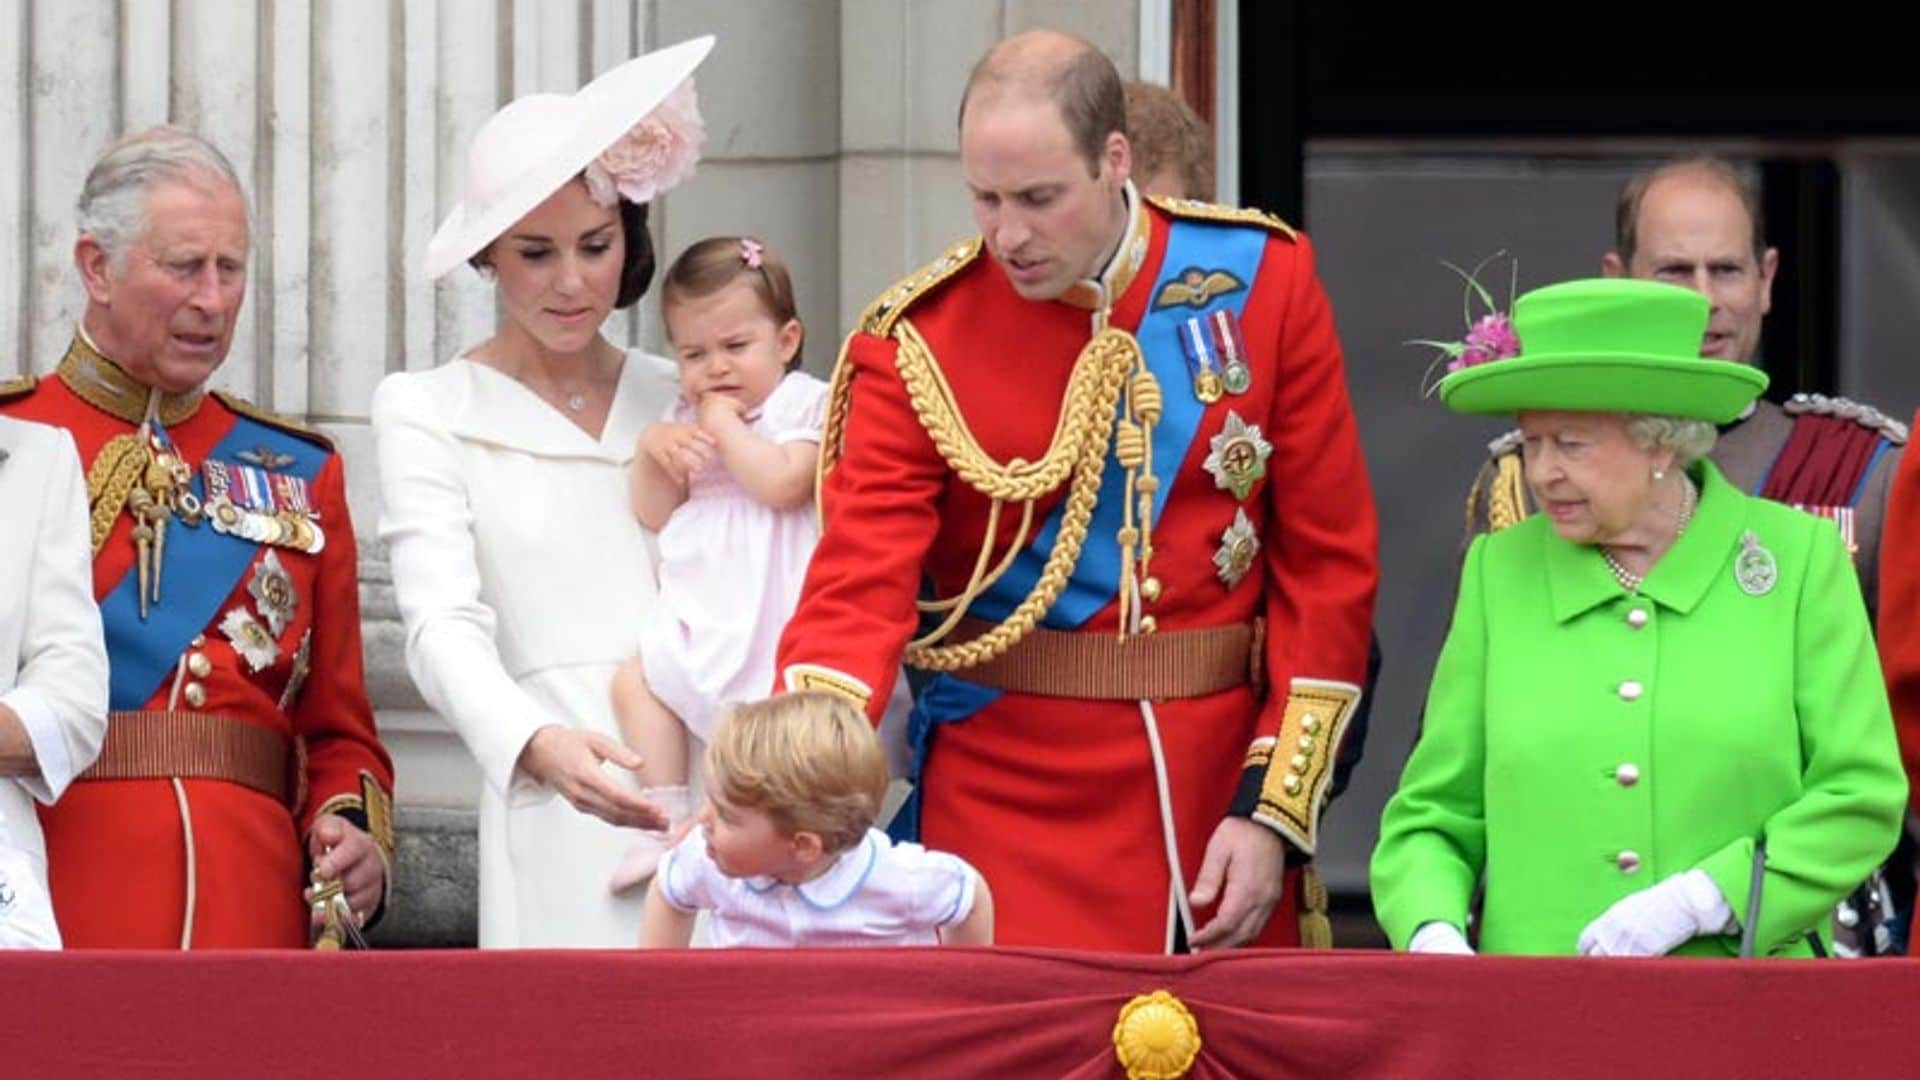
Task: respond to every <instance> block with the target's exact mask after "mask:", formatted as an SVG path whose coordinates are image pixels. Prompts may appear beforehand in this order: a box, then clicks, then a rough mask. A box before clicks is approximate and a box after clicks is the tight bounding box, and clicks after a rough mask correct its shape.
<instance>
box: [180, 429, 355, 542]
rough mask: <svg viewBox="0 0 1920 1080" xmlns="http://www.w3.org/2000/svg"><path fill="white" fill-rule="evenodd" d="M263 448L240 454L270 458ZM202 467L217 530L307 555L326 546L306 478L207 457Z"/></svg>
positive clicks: (210, 516) (209, 514)
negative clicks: (309, 495) (266, 455)
mask: <svg viewBox="0 0 1920 1080" xmlns="http://www.w3.org/2000/svg"><path fill="white" fill-rule="evenodd" d="M265 453H270V451H264V450H261V451H248V452H247V453H243V454H242V455H240V456H242V457H245V456H247V454H252V455H253V456H255V457H260V458H261V460H269V459H268V458H265V457H262V455H263V454H265ZM281 457H285V455H281ZM271 460H279V459H278V458H274V459H271ZM201 471H202V472H203V473H205V475H206V481H207V498H206V504H205V512H206V516H207V518H208V520H209V521H211V522H212V524H213V528H214V531H215V532H220V533H225V534H227V535H228V536H237V537H239V538H240V539H242V540H247V541H250V542H252V543H255V544H270V545H272V546H274V547H284V548H291V549H293V550H295V551H304V552H306V553H307V554H309V555H316V554H319V552H320V551H321V550H322V549H323V548H325V547H326V543H327V537H326V533H325V532H324V531H323V530H322V529H321V527H320V520H319V519H320V515H319V513H318V512H316V511H315V510H314V509H313V505H312V502H311V501H310V500H309V498H308V494H307V482H306V481H305V480H303V479H301V478H300V477H297V476H291V475H288V474H286V473H276V472H268V471H267V470H265V469H259V468H254V467H253V466H251V465H236V464H232V463H229V462H224V461H213V460H208V461H207V462H206V463H205V465H203V466H202V469H201Z"/></svg>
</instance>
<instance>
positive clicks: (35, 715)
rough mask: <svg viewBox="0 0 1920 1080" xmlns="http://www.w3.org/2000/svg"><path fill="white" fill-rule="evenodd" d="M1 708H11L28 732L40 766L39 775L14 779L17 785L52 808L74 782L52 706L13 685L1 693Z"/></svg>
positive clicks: (70, 759) (63, 740)
mask: <svg viewBox="0 0 1920 1080" xmlns="http://www.w3.org/2000/svg"><path fill="white" fill-rule="evenodd" d="M0 705H5V706H6V707H7V708H9V709H12V710H13V711H14V712H15V713H17V714H18V715H19V717H20V723H21V725H22V726H23V727H25V728H26V729H27V741H28V742H29V743H31V744H33V760H34V763H35V764H37V765H39V766H40V775H38V776H16V777H14V779H16V780H18V781H19V782H20V786H21V787H24V788H26V789H27V791H29V792H31V793H32V795H33V797H34V798H36V799H38V800H40V801H41V802H43V803H45V804H47V805H48V806H52V805H53V802H54V800H55V799H58V798H59V797H60V793H61V792H63V791H65V790H67V785H68V784H70V783H72V782H73V758H72V756H71V755H69V754H68V753H67V740H66V736H65V735H64V734H63V733H62V732H61V731H60V721H59V718H57V717H55V716H54V714H53V707H52V706H51V705H48V704H47V702H46V699H45V698H42V697H41V696H40V695H39V694H38V693H36V692H35V691H34V690H33V688H32V687H28V686H16V687H14V688H13V689H12V690H9V691H7V692H6V693H4V694H0Z"/></svg>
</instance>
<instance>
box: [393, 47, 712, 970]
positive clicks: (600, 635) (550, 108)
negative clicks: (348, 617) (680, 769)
mask: <svg viewBox="0 0 1920 1080" xmlns="http://www.w3.org/2000/svg"><path fill="white" fill-rule="evenodd" d="M712 44H713V39H712V38H710V37H709V38H700V39H697V40H695V41H689V42H686V43H683V44H681V45H676V46H674V47H672V48H668V49H663V50H660V51H658V52H654V53H649V54H647V55H646V56H642V57H640V58H638V59H635V60H631V61H628V62H627V63H625V64H622V65H621V66H619V67H617V68H615V69H613V70H612V71H609V72H607V73H606V74H605V75H602V76H601V77H600V78H598V79H596V80H594V81H593V82H592V83H590V84H589V85H587V86H586V87H584V88H582V89H581V90H580V91H579V92H578V93H575V94H571V95H560V94H534V95H529V96H527V97H522V98H520V99H518V100H516V101H514V102H512V103H511V104H509V105H507V106H506V107H505V108H503V109H501V110H500V112H498V113H496V114H495V115H494V116H493V118H492V119H490V120H488V121H487V123H486V124H485V125H484V126H482V127H481V129H480V130H479V132H478V133H476V135H475V136H474V142H473V146H472V148H471V150H470V153H469V160H468V169H467V186H466V190H465V195H464V198H463V201H462V202H461V204H460V205H459V206H457V207H455V208H454V210H453V212H452V213H451V214H449V215H448V217H447V219H446V221H445V222H443V223H442V224H441V226H440V229H439V231H438V232H436V233H435V235H434V237H433V240H432V241H431V243H430V244H429V245H428V250H427V268H426V269H427V273H428V275H429V276H431V277H436V278H437V277H439V276H441V275H442V274H445V273H447V272H449V271H452V270H454V269H457V268H458V267H459V265H460V264H461V263H463V262H464V263H468V264H469V265H471V266H473V267H474V268H475V269H477V270H479V271H480V272H481V273H482V274H484V275H486V276H487V277H490V278H491V279H493V280H494V281H495V282H496V283H497V285H498V288H499V295H500V301H501V304H500V306H501V310H502V320H501V325H500V329H499V331H498V332H497V333H496V334H495V335H494V336H493V337H492V338H489V339H488V340H487V341H485V342H483V343H481V344H479V345H477V346H474V347H473V348H471V349H469V350H467V351H465V352H463V353H461V354H460V355H459V356H458V357H457V358H456V359H454V360H453V361H452V362H450V363H447V364H445V365H443V366H441V367H439V368H436V369H434V370H431V371H424V372H415V373H402V374H395V375H391V376H389V377H388V378H386V379H385V380H383V381H382V382H381V384H380V388H379V390H378V391H377V392H376V393H375V395H374V403H373V427H374V435H375V438H376V441H377V444H378V450H379V460H380V481H381V502H382V516H381V523H380V535H381V537H382V538H383V539H384V540H385V541H386V542H387V545H388V550H389V553H390V555H391V557H392V562H393V579H394V587H395V591H396V593H397V594H398V598H399V604H400V613H401V616H402V618H403V619H404V620H405V622H406V629H407V667H408V670H409V672H410V673H411V674H412V676H413V679H414V682H415V683H416V684H417V685H418V686H419V688H420V691H421V693H422V695H423V696H425V698H426V700H427V702H428V704H430V705H432V706H433V707H434V709H435V710H437V711H438V712H439V713H440V715H441V716H443V717H444V718H446V720H447V722H448V723H449V724H451V725H452V726H453V729H454V730H455V731H456V732H458V733H459V735H460V737H461V738H462V739H464V740H465V741H466V744H467V747H468V749H469V750H470V751H472V753H473V756H474V758H475V759H476V760H477V761H478V762H479V765H480V769H481V772H482V774H483V775H484V777H485V780H486V786H485V790H484V791H483V792H482V795H481V802H480V944H481V945H482V946H483V947H489V948H494V947H507V948H511V947H561V946H588V947H623V948H624V947H629V946H631V945H632V944H633V941H634V939H635V935H636V933H637V932H638V929H637V928H638V927H639V919H640V916H639V896H638V895H637V894H636V895H635V896H633V897H630V898H620V897H615V896H613V895H611V894H609V892H608V891H607V886H606V875H607V868H608V867H610V866H612V865H614V864H615V863H616V862H617V861H618V860H619V857H620V854H621V852H622V851H623V850H625V848H626V846H627V844H628V843H629V842H630V841H631V839H632V836H633V834H632V833H631V832H630V831H627V828H623V827H629V828H631V827H638V828H660V827H663V826H664V825H665V818H664V815H663V814H662V813H661V812H660V810H659V808H658V807H656V806H654V805H653V804H652V803H649V802H647V801H646V800H644V799H642V798H641V797H640V796H639V794H638V789H637V788H636V787H635V785H634V783H633V781H632V778H631V776H630V775H629V773H628V771H627V770H631V769H632V768H634V767H636V766H637V765H638V763H639V759H638V758H637V757H636V756H635V755H634V754H633V753H632V752H631V751H630V750H627V749H626V748H625V747H623V746H622V745H621V744H620V742H619V738H618V733H617V729H616V727H615V723H614V719H613V713H612V707H611V701H610V697H609V688H610V684H611V680H612V676H613V671H614V668H615V667H616V666H617V665H618V664H619V662H620V661H622V660H624V659H625V658H627V657H629V656H632V655H634V654H635V653H636V652H638V651H639V647H640V642H639V629H640V621H641V620H640V613H641V612H642V611H643V610H644V609H645V608H646V606H647V605H648V604H650V603H652V602H653V598H654V576H653V562H654V555H653V552H652V550H651V544H652V541H651V537H649V536H648V535H647V534H645V533H644V532H643V531H642V530H641V528H640V526H639V525H638V524H636V523H635V522H634V519H633V515H632V513H631V512H630V511H629V509H628V505H627V495H626V470H627V466H628V464H629V463H630V462H631V461H632V459H633V452H634V447H635V445H636V443H637V441H638V439H639V436H640V431H641V429H642V428H643V427H644V426H645V425H646V424H647V423H648V422H650V421H651V420H653V419H654V418H656V417H658V416H659V415H660V413H661V411H662V410H663V409H664V408H665V406H666V403H667V402H668V401H669V400H671V398H672V396H673V393H674V390H675V383H674V381H673V372H672V368H671V365H670V364H669V363H668V362H667V361H665V360H662V359H659V358H656V357H651V356H648V355H646V354H643V353H640V352H638V351H631V352H629V351H623V350H621V349H619V348H617V347H615V346H614V345H613V344H611V343H610V342H608V341H607V340H606V339H605V338H604V337H603V336H601V333H600V327H601V324H602V323H604V322H605V321H606V319H607V317H608V316H609V315H611V314H612V313H613V311H614V310H615V309H617V308H621V307H626V306H628V305H630V304H632V303H634V302H635V301H636V300H638V299H639V298H640V296H641V295H642V294H643V293H644V292H645V291H646V287H647V285H648V283H649V281H650V280H651V278H652V275H653V262H654V260H653V251H652V245H651V242H650V241H649V240H648V237H647V230H646V217H647V203H648V201H649V200H651V199H652V198H653V197H654V196H656V195H658V194H659V193H660V192H662V191H664V190H666V189H667V188H669V187H671V186H672V185H673V184H675V183H677V182H678V181H679V180H681V179H683V178H684V177H685V176H686V175H687V174H689V173H690V172H691V171H692V166H693V162H694V160H695V158H697V156H698V150H699V143H700V122H699V116H698V112H697V110H696V108H695V106H694V101H693V90H692V81H691V75H692V72H693V69H694V68H695V67H696V66H698V64H699V63H700V61H701V59H703V58H704V57H705V56H706V53H707V51H708V50H709V49H710V48H711V47H712Z"/></svg>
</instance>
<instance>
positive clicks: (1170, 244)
mask: <svg viewBox="0 0 1920 1080" xmlns="http://www.w3.org/2000/svg"><path fill="white" fill-rule="evenodd" d="M1266 247H1267V233H1266V232H1265V230H1262V229H1258V228H1248V227H1244V226H1235V225H1224V224H1215V223H1207V222H1198V221H1188V220H1184V219H1178V220H1175V221H1174V222H1173V223H1172V224H1171V225H1170V226H1169V228H1168V230H1167V250H1166V254H1165V257H1164V258H1162V260H1161V262H1160V280H1159V281H1158V282H1156V283H1155V284H1154V286H1153V289H1152V291H1151V292H1149V293H1148V294H1147V295H1148V297H1149V300H1148V305H1149V306H1148V309H1147V314H1146V316H1145V317H1144V318H1143V319H1141V320H1140V327H1139V329H1138V330H1136V331H1135V333H1134V336H1135V338H1137V339H1138V340H1139V342H1140V350H1141V352H1142V353H1143V354H1145V356H1146V362H1147V370H1149V371H1151V372H1153V377H1154V378H1155V379H1157V380H1159V382H1160V391H1161V397H1162V398H1163V399H1164V402H1165V403H1164V404H1163V405H1162V407H1161V414H1160V422H1159V423H1158V424H1155V425H1154V428H1153V474H1154V476H1155V477H1157V478H1159V481H1160V490H1159V494H1158V496H1157V497H1156V498H1155V499H1154V504H1153V520H1154V523H1155V524H1158V523H1159V521H1160V516H1161V515H1162V514H1163V513H1165V511H1166V506H1167V501H1168V499H1169V497H1170V496H1171V495H1172V493H1173V482H1174V477H1175V476H1176V475H1177V474H1178V473H1179V472H1180V467H1181V466H1182V465H1183V464H1185V462H1186V459H1187V453H1188V451H1189V450H1190V449H1191V448H1192V445H1193V440H1194V433H1195V432H1196V431H1197V430H1198V429H1199V427H1200V420H1201V418H1202V417H1203V416H1204V415H1205V414H1206V410H1207V407H1206V406H1205V405H1204V404H1202V403H1201V401H1200V399H1199V398H1198V397H1196V396H1194V393H1193V378H1192V375H1191V373H1190V372H1189V371H1188V369H1187V360H1186V353H1185V351H1184V350H1183V349H1182V348H1181V345H1180V332H1181V330H1182V329H1183V328H1184V327H1185V326H1186V324H1187V320H1188V319H1191V318H1194V317H1195V316H1200V317H1206V316H1211V315H1212V314H1213V313H1214V312H1216V311H1220V310H1223V309H1224V310H1227V311H1230V312H1232V313H1233V315H1234V317H1235V318H1238V317H1239V316H1240V314H1241V312H1242V311H1243V310H1244V309H1245V307H1246V302H1247V298H1248V297H1250V296H1251V295H1253V285H1254V277H1255V275H1257V274H1258V273H1259V270H1260V258H1261V256H1262V255H1264V254H1265V253H1266ZM1189 267H1202V268H1204V269H1207V270H1225V271H1227V272H1228V273H1230V274H1232V275H1233V276H1234V277H1235V278H1236V279H1238V280H1240V281H1242V282H1245V283H1246V284H1247V286H1248V287H1247V288H1244V289H1235V290H1233V291H1232V292H1230V293H1227V294H1224V295H1220V296H1216V297H1214V298H1213V299H1211V300H1209V301H1208V302H1207V303H1206V304H1204V305H1202V306H1200V307H1194V306H1192V305H1190V304H1184V303H1181V304H1174V305H1170V306H1168V307H1164V308H1158V309H1156V308H1154V307H1152V306H1151V305H1152V303H1153V298H1157V297H1158V296H1159V295H1160V291H1161V290H1162V289H1164V288H1165V287H1166V286H1167V284H1168V283H1169V282H1172V281H1177V280H1179V279H1180V278H1181V275H1182V274H1183V273H1184V272H1185V271H1186V270H1187V269H1188V268H1189ZM1226 400H1228V401H1231V400H1232V399H1231V398H1228V399H1226ZM1126 490H1127V471H1126V469H1125V468H1123V467H1122V466H1121V465H1120V463H1119V461H1118V460H1116V459H1115V458H1114V457H1113V456H1112V455H1111V454H1109V456H1108V458H1107V464H1106V469H1105V471H1104V472H1103V473H1102V474H1101V477H1100V495H1099V499H1098V501H1097V502H1096V503H1095V504H1094V510H1093V518H1092V521H1091V522H1089V523H1088V526H1087V539H1086V543H1085V545H1084V546H1083V547H1082V548H1081V550H1080V561H1079V562H1078V563H1076V564H1075V566H1074V570H1073V573H1072V574H1071V575H1070V576H1069V577H1068V579H1067V584H1066V587H1065V588H1064V589H1062V590H1061V593H1060V596H1059V597H1058V598H1057V599H1056V600H1055V601H1054V603H1053V606H1052V607H1051V608H1049V609H1048V610H1047V613H1046V615H1045V616H1044V617H1043V618H1042V619H1041V625H1043V626H1045V627H1047V628H1048V629H1052V630H1075V629H1078V628H1079V627H1080V626H1082V625H1084V624H1085V623H1086V621H1087V620H1088V619H1090V618H1092V617H1093V616H1094V613H1096V612H1098V611H1100V610H1101V609H1102V608H1104V607H1106V606H1107V605H1108V604H1110V603H1112V602H1113V600H1114V599H1115V597H1117V596H1118V595H1119V591H1120V574H1121V566H1120V540H1119V532H1120V526H1121V523H1122V522H1123V521H1124V514H1125V511H1126V507H1125V505H1124V503H1125V501H1126ZM1065 513H1066V502H1065V500H1064V499H1063V500H1061V502H1060V504H1059V505H1057V506H1055V507H1054V509H1053V512H1052V513H1050V514H1048V515H1047V518H1046V520H1045V521H1044V522H1042V523H1041V526H1040V529H1039V531H1038V532H1036V533H1035V534H1034V537H1033V539H1032V541H1031V542H1030V543H1029V544H1028V545H1027V547H1026V548H1024V549H1023V550H1021V552H1020V553H1019V554H1018V555H1016V556H1014V560H1013V563H1012V565H1010V566H1009V567H1008V568H1007V572H1006V573H1005V574H1003V575H1001V577H1000V580H998V581H996V582H994V584H993V587H992V588H990V589H988V590H987V591H986V592H984V593H982V594H981V595H980V597H979V598H978V599H976V600H975V601H974V602H973V606H972V608H971V614H972V615H973V616H974V617H975V618H979V619H987V620H991V621H994V622H998V621H1000V620H1002V619H1005V618H1006V617H1007V616H1008V615H1010V614H1012V612H1013V609H1014V608H1016V607H1018V606H1019V605H1020V601H1022V600H1024V599H1025V598H1026V596H1027V594H1028V593H1029V592H1031V591H1032V590H1033V586H1034V583H1035V582H1037V581H1039V580H1040V573H1041V571H1042V569H1044V568H1045V566H1046V562H1047V554H1048V553H1049V552H1051V551H1052V550H1053V545H1054V542H1055V541H1056V540H1058V539H1059V536H1060V522H1061V520H1062V518H1063V517H1064V515H1065ZM1000 694H1001V691H999V690H995V689H992V688H989V687H985V686H981V685H979V684H978V683H973V682H969V681H967V680H966V679H965V678H964V677H962V676H959V675H952V674H948V673H944V672H943V673H941V674H938V675H935V676H934V677H933V679H932V681H930V682H929V683H928V684H927V685H926V687H925V688H924V689H923V690H922V691H921V694H920V696H919V699H918V700H917V701H915V702H914V707H913V716H912V719H911V720H910V721H909V722H908V726H907V742H908V745H909V746H910V747H912V750H913V775H912V777H911V779H912V780H913V785H914V791H913V794H912V795H911V796H910V797H909V798H908V799H907V802H906V803H905V804H903V805H902V806H901V808H900V812H899V813H898V814H897V815H895V817H894V819H893V821H892V823H891V824H890V825H889V826H888V830H887V831H888V833H889V834H891V835H892V836H893V837H894V839H896V840H917V839H918V838H919V834H920V776H921V770H922V767H923V766H924V765H925V763H926V760H927V755H928V754H929V753H930V752H931V750H932V748H933V737H934V733H935V729H937V728H939V727H941V726H942V725H945V724H953V723H959V722H960V721H963V720H966V719H968V718H969V717H971V716H973V715H975V714H976V713H978V712H979V711H980V710H981V709H984V708H986V707H987V706H988V705H989V704H991V703H993V701H995V700H996V699H997V698H999V696H1000Z"/></svg>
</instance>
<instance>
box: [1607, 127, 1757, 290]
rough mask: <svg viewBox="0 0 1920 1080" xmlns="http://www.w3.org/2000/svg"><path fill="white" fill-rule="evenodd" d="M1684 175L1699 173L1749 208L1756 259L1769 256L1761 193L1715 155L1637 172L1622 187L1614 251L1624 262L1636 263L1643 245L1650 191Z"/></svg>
mask: <svg viewBox="0 0 1920 1080" xmlns="http://www.w3.org/2000/svg"><path fill="white" fill-rule="evenodd" d="M1681 173H1697V174H1699V175H1702V176H1705V177H1706V178H1708V179H1710V180H1715V181H1718V182H1719V183H1721V184H1723V185H1725V186H1726V188H1727V190H1729V191H1731V192H1733V193H1734V195H1735V196H1737V197H1738V198H1739V200H1740V205H1741V206H1743V207H1745V208H1746V211H1747V220H1748V221H1749V222H1751V223H1752V225H1753V258H1754V261H1756V262H1758V261H1761V260H1763V259H1765V258H1766V257H1767V221H1766V216H1765V214H1764V213H1763V212H1762V211H1761V209H1760V193H1759V192H1758V191H1755V190H1754V187H1753V184H1751V183H1750V182H1748V180H1747V178H1746V175H1745V174H1744V173H1742V172H1741V171H1740V170H1739V169H1736V168H1734V166H1733V163H1732V162H1730V161H1728V160H1727V159H1725V158H1720V157H1713V156H1711V155H1706V154H1702V155H1698V156H1695V157H1686V158H1675V159H1674V160H1672V161H1668V162H1666V163H1664V164H1662V165H1659V166H1657V167H1655V168H1652V169H1648V170H1646V171H1644V172H1639V173H1635V174H1634V175H1633V176H1632V177H1631V178H1629V179H1628V180H1627V182H1626V184H1625V185H1623V186H1622V187H1621V188H1620V198H1619V201H1618V202H1616V203H1615V204H1614V209H1613V250H1614V252H1615V253H1616V254H1618V255H1619V256H1620V261H1621V262H1623V263H1631V262H1633V255H1634V252H1636V251H1638V250H1639V246H1640V206H1641V204H1642V203H1644V202H1646V200H1647V191H1648V189H1650V188H1652V187H1653V185H1654V184H1656V183H1659V182H1660V181H1662V180H1665V179H1667V178H1668V177H1670V176H1677V175H1679V174H1681Z"/></svg>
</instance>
